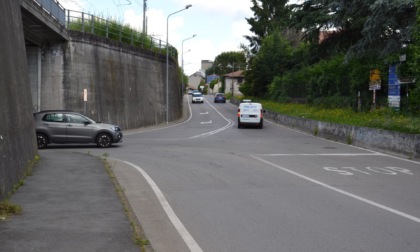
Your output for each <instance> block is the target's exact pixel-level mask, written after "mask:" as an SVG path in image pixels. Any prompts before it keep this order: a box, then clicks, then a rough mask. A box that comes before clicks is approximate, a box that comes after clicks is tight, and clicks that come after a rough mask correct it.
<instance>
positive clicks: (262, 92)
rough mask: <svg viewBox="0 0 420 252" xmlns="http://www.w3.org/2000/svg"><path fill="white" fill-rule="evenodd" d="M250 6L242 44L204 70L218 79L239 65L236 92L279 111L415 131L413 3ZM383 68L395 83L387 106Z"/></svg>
mask: <svg viewBox="0 0 420 252" xmlns="http://www.w3.org/2000/svg"><path fill="white" fill-rule="evenodd" d="M252 4H253V6H252V7H251V10H252V11H253V16H252V17H250V18H247V21H248V24H249V25H250V26H251V32H252V33H253V34H252V35H249V36H246V38H247V40H248V42H249V44H248V45H241V48H242V51H240V52H230V54H229V55H228V54H227V53H223V54H221V55H219V56H217V57H216V58H215V60H214V62H215V67H213V68H212V69H208V70H207V71H206V73H207V74H212V73H216V74H218V75H219V74H220V75H221V76H223V75H225V74H226V72H223V71H222V69H226V66H232V65H233V64H235V65H239V66H241V65H242V66H243V67H242V68H241V69H242V70H244V80H243V82H242V84H241V85H240V91H241V92H242V93H243V94H244V96H245V97H258V99H259V100H260V101H261V102H262V103H264V105H265V107H266V108H267V109H269V110H272V111H276V112H279V113H282V114H288V115H292V116H301V117H305V118H310V119H314V120H321V121H327V122H335V123H342V124H350V125H359V126H366V127H372V128H379V129H387V130H393V131H399V132H405V133H414V134H419V133H420V84H419V83H420V12H419V6H420V0H407V1H401V0H390V1H382V2H381V1H374V0H367V1H356V0H351V1H349V0H327V1H300V2H299V3H297V4H291V5H289V4H288V1H287V0H252ZM234 54H241V55H243V56H245V61H244V60H243V59H241V58H240V57H239V56H238V55H236V56H234ZM222 55H225V56H226V55H228V57H221V56H222ZM220 59H222V61H218V60H220ZM244 63H245V64H244ZM390 66H395V67H396V73H397V75H398V79H399V81H400V83H401V84H400V85H398V86H399V90H400V91H399V94H397V96H398V97H399V99H400V101H399V104H398V105H395V103H394V104H393V106H390V104H389V98H388V96H389V87H390V86H389V85H388V84H389V82H390V79H389V72H390ZM220 67H222V68H220ZM235 70H236V69H235ZM373 70H375V71H376V72H377V73H379V75H378V76H377V77H379V78H378V79H375V83H376V84H378V85H379V89H377V90H375V96H374V92H373V90H370V88H371V87H370V85H372V84H373V78H372V73H373ZM229 72H231V71H229ZM222 79H223V77H222ZM222 83H223V80H222ZM224 92H225V93H229V90H224ZM253 100H255V98H253Z"/></svg>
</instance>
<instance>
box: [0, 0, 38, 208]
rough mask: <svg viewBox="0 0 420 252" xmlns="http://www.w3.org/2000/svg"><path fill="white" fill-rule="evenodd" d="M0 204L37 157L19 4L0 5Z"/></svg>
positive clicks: (13, 0) (6, 2) (8, 1)
mask: <svg viewBox="0 0 420 252" xmlns="http://www.w3.org/2000/svg"><path fill="white" fill-rule="evenodd" d="M0 24H1V25H0V34H1V41H0V118H1V121H0V200H3V199H5V197H6V196H7V194H8V193H9V192H11V191H12V190H13V186H14V185H16V184H18V183H19V180H21V179H23V178H24V175H25V170H26V169H27V167H28V163H29V162H30V161H32V160H34V158H35V156H36V155H37V154H38V151H37V148H36V137H35V130H34V123H33V115H32V102H31V93H30V89H29V80H28V74H27V73H28V66H27V61H26V53H25V40H24V35H23V25H22V17H21V12H20V1H16V0H2V1H0Z"/></svg>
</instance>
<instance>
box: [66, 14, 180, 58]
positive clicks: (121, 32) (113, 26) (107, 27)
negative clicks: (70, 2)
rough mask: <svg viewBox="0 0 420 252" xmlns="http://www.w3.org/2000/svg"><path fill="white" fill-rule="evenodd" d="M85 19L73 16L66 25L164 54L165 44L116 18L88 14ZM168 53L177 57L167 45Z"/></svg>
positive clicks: (172, 48) (75, 29) (174, 49)
mask: <svg viewBox="0 0 420 252" xmlns="http://www.w3.org/2000/svg"><path fill="white" fill-rule="evenodd" d="M86 18H87V19H85V20H82V19H81V18H74V19H73V20H71V21H70V23H69V25H68V27H67V28H68V29H69V30H73V31H80V32H86V33H91V34H94V35H97V36H100V37H107V38H109V39H111V40H115V41H121V42H122V43H125V44H131V45H133V46H135V47H141V48H144V49H147V50H149V51H151V52H155V53H158V54H161V55H166V44H165V45H163V41H161V40H158V39H155V38H153V37H151V36H148V35H147V34H145V33H143V32H139V31H136V30H135V29H134V28H132V27H130V26H129V25H123V24H121V23H119V22H118V21H116V20H105V19H102V18H99V17H94V16H91V15H89V16H88V17H86ZM169 55H170V57H173V58H175V59H177V57H178V52H177V50H176V48H174V47H172V46H170V45H169Z"/></svg>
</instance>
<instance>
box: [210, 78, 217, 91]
mask: <svg viewBox="0 0 420 252" xmlns="http://www.w3.org/2000/svg"><path fill="white" fill-rule="evenodd" d="M217 83H219V79H214V80H212V81H210V84H209V85H210V88H211V89H212V90H213V88H214V86H215V85H216V84H217Z"/></svg>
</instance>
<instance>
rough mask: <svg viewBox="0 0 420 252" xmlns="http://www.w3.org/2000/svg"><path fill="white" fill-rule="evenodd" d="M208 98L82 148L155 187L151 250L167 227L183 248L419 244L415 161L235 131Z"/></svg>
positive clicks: (231, 115)
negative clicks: (172, 120) (172, 121)
mask: <svg viewBox="0 0 420 252" xmlns="http://www.w3.org/2000/svg"><path fill="white" fill-rule="evenodd" d="M189 99H190V98H189ZM205 99H206V100H205V102H204V104H191V103H188V104H189V109H190V111H191V117H189V118H188V119H187V120H186V121H185V122H183V123H180V124H176V125H169V126H168V127H160V128H158V129H151V130H148V129H144V130H136V131H129V132H127V133H126V134H125V139H124V143H122V144H120V145H116V147H114V148H110V149H98V148H88V149H87V150H88V151H89V152H90V153H92V154H95V155H105V154H106V156H110V157H111V158H115V159H117V160H121V161H125V162H126V164H127V167H126V168H125V169H132V170H133V175H131V176H129V177H132V179H133V177H134V176H139V178H140V177H142V178H145V179H144V181H143V180H141V181H140V180H136V181H138V183H142V184H144V185H147V188H149V189H150V191H152V190H153V192H154V194H157V197H155V198H154V199H153V200H150V199H149V201H147V202H149V203H147V204H146V205H148V206H147V207H148V208H149V210H148V213H149V214H151V213H150V212H153V213H156V214H157V213H159V214H160V215H161V216H160V217H155V218H153V221H152V220H144V219H143V220H141V222H142V223H144V228H145V231H146V233H147V235H148V238H149V239H150V240H151V242H152V245H155V244H156V246H155V248H157V249H156V250H157V251H159V249H162V248H163V247H161V246H160V245H159V244H160V243H164V242H165V241H166V242H169V240H168V239H169V238H162V237H159V235H163V233H164V232H168V233H172V232H175V233H177V236H178V237H179V238H180V240H182V241H183V242H181V243H183V244H182V245H180V246H181V247H182V246H185V248H187V249H186V250H184V251H187V250H190V251H215V252H219V251H241V252H243V251H253V252H254V251H276V252H277V251H299V252H302V251H311V252H314V251H381V252H385V251H393V252H394V251H419V248H420V239H419V237H420V194H419V192H420V183H419V182H420V165H419V164H420V163H418V162H415V161H411V160H405V159H400V158H397V157H393V156H389V155H385V154H381V153H378V152H374V151H369V150H366V149H361V148H356V147H353V146H349V145H344V144H340V143H336V142H331V141H328V140H325V139H320V138H316V137H314V136H311V135H307V134H304V133H300V132H297V131H294V130H292V129H289V128H285V127H282V126H279V125H275V124H273V123H270V122H268V121H266V122H265V124H264V128H263V129H256V128H245V129H238V128H237V127H236V126H237V124H236V110H237V108H236V107H235V106H233V105H232V104H229V103H226V104H214V103H213V100H212V96H205ZM134 170H135V171H134ZM135 174H137V175H135ZM127 179H130V178H127ZM145 190H146V189H145ZM129 193H130V192H129ZM132 194H133V195H134V194H135V192H133V193H132ZM133 195H131V196H130V197H133ZM143 205H144V204H143ZM152 205H153V206H152ZM161 205H162V206H163V208H162V206H161ZM151 207H153V209H155V210H150V209H151ZM156 209H160V210H156ZM146 212H147V211H146ZM146 212H145V213H146ZM140 219H142V218H141V217H140ZM163 219H167V220H168V222H170V223H171V227H172V228H164V227H162V226H161V225H163V224H162V223H161V222H160V221H159V220H163ZM157 223H158V225H157ZM156 226H159V227H156ZM162 230H166V231H162ZM165 235H166V234H165ZM168 237H169V236H168ZM174 239H176V238H174ZM178 243H179V241H178ZM162 246H163V245H162ZM174 246H175V245H174ZM177 250H178V251H181V250H182V249H177V248H175V247H174V249H173V250H172V251H177ZM162 251H163V250H162Z"/></svg>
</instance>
